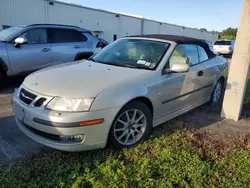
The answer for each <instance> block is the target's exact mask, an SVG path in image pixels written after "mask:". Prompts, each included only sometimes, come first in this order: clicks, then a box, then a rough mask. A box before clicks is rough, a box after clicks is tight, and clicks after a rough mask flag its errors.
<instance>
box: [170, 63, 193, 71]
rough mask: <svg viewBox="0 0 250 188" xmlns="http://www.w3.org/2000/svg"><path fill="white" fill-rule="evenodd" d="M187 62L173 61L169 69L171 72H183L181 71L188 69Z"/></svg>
mask: <svg viewBox="0 0 250 188" xmlns="http://www.w3.org/2000/svg"><path fill="white" fill-rule="evenodd" d="M189 68H190V66H189V64H184V63H173V64H172V66H171V68H170V71H171V72H173V73H183V72H188V71H189Z"/></svg>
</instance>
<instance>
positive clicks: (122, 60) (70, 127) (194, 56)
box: [12, 35, 228, 151]
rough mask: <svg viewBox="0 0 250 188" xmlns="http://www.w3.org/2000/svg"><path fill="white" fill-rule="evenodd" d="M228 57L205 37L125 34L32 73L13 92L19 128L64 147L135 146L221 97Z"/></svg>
mask: <svg viewBox="0 0 250 188" xmlns="http://www.w3.org/2000/svg"><path fill="white" fill-rule="evenodd" d="M227 67H228V64H227V60H226V59H224V58H223V57H221V56H217V55H215V54H214V53H213V52H212V51H211V50H210V48H209V46H208V44H207V43H206V42H204V41H202V40H197V39H192V38H186V37H180V36H168V35H142V36H133V37H126V38H122V39H119V40H117V41H115V42H114V43H112V44H110V45H108V46H107V47H105V48H104V49H103V50H102V51H100V52H99V53H98V54H96V55H94V56H93V57H92V58H90V59H89V60H88V61H87V60H81V61H78V62H73V63H68V64H64V65H60V66H55V67H51V68H47V69H44V70H41V71H38V72H36V73H33V74H31V75H30V76H28V77H27V78H26V79H25V80H24V82H23V84H22V85H21V87H20V88H19V89H17V90H16V91H15V93H14V94H13V100H12V101H13V109H14V111H15V115H16V122H17V125H18V127H19V128H20V129H21V130H22V131H23V132H24V133H25V134H26V135H27V136H29V137H30V138H31V139H33V140H35V141H37V142H39V143H41V144H44V145H46V146H49V147H52V148H56V149H59V150H65V151H82V150H89V149H97V148H103V147H105V146H106V144H107V142H110V143H111V144H113V146H115V147H117V148H125V147H131V146H135V145H137V144H138V143H140V142H142V141H143V140H145V139H146V138H147V137H148V136H149V135H150V133H151V131H152V128H153V127H155V126H157V125H160V124H162V123H163V122H165V121H168V120H170V119H172V118H174V117H176V116H179V115H181V114H183V113H185V112H187V111H189V110H191V109H193V108H196V107H198V106H200V105H202V104H204V103H207V102H209V101H210V102H211V103H212V104H216V103H218V102H219V101H220V99H221V96H222V92H223V88H224V84H225V81H226V75H227Z"/></svg>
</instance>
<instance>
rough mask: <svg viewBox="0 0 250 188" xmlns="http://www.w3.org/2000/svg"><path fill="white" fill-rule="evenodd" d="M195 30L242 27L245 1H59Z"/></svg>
mask: <svg viewBox="0 0 250 188" xmlns="http://www.w3.org/2000/svg"><path fill="white" fill-rule="evenodd" d="M59 1H64V2H71V3H75V4H80V5H83V6H87V7H92V8H97V9H103V10H108V11H115V12H121V13H127V14H133V15H138V16H144V17H145V18H147V19H152V20H157V21H161V22H166V23H171V24H176V25H182V26H186V27H193V28H206V29H208V30H215V31H222V30H223V29H226V28H228V27H234V28H235V27H238V25H239V20H240V14H241V9H242V2H243V0H59Z"/></svg>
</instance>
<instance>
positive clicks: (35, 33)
mask: <svg viewBox="0 0 250 188" xmlns="http://www.w3.org/2000/svg"><path fill="white" fill-rule="evenodd" d="M20 37H23V38H26V39H27V41H28V44H46V43H47V42H48V36H47V29H43V28H38V29H31V30H29V31H27V32H25V33H23V34H22V35H21V36H20Z"/></svg>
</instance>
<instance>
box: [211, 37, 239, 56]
mask: <svg viewBox="0 0 250 188" xmlns="http://www.w3.org/2000/svg"><path fill="white" fill-rule="evenodd" d="M234 44H235V41H234V40H217V41H216V42H215V43H214V45H213V50H214V51H215V52H216V53H218V54H222V55H232V54H233V51H234Z"/></svg>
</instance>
